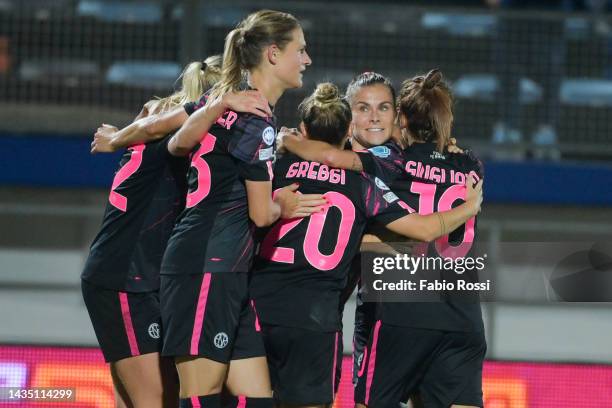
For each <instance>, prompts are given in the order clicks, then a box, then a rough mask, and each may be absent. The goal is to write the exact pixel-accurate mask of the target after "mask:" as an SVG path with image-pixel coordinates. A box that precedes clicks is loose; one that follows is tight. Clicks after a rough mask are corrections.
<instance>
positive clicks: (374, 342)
mask: <svg viewBox="0 0 612 408" xmlns="http://www.w3.org/2000/svg"><path fill="white" fill-rule="evenodd" d="M379 330H380V320H377V321H376V325H375V326H374V338H373V340H372V351H370V361H368V378H367V380H366V395H365V404H366V405H368V402H370V388H372V379H373V378H374V368H375V366H376V346H377V345H378V331H379Z"/></svg>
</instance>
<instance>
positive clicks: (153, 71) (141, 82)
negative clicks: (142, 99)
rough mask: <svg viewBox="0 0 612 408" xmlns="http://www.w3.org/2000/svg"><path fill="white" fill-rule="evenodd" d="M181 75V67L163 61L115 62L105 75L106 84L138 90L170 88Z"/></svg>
mask: <svg viewBox="0 0 612 408" xmlns="http://www.w3.org/2000/svg"><path fill="white" fill-rule="evenodd" d="M180 73H181V66H180V65H179V64H177V63H175V62H165V61H120V62H115V63H114V64H113V65H111V67H110V68H109V69H108V72H107V73H106V82H108V83H109V84H114V85H127V86H133V87H138V88H148V89H159V88H171V87H172V86H173V84H174V82H175V81H176V78H178V76H179V75H180Z"/></svg>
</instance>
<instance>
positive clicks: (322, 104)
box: [251, 84, 482, 406]
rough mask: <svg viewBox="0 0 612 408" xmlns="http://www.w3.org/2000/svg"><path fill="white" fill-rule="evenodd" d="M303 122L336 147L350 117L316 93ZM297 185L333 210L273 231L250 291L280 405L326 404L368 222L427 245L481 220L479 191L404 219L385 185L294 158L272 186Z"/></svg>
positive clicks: (334, 96)
mask: <svg viewBox="0 0 612 408" xmlns="http://www.w3.org/2000/svg"><path fill="white" fill-rule="evenodd" d="M300 117H301V119H302V124H301V127H302V132H303V133H304V135H305V137H307V138H309V139H311V140H313V139H314V140H321V141H324V142H326V143H328V144H331V145H332V146H336V148H339V147H340V146H343V145H344V142H345V140H346V135H347V131H348V129H349V124H350V123H351V109H350V107H349V105H348V103H347V102H346V101H345V100H344V99H342V98H340V97H339V95H338V89H337V88H336V87H335V86H334V85H332V84H321V85H319V86H318V87H317V90H316V91H315V93H314V94H313V95H311V96H310V97H308V98H307V99H306V100H305V101H304V102H302V104H301V105H300ZM296 181H299V182H300V186H301V187H300V190H301V191H304V192H310V193H322V194H323V195H324V197H325V198H326V199H327V201H328V203H329V204H328V205H327V206H326V207H325V208H324V211H323V212H320V213H314V214H312V215H311V216H310V217H309V218H303V219H296V220H283V221H281V222H278V223H277V224H276V225H275V226H274V227H273V228H272V229H271V230H270V231H269V233H268V234H267V235H266V237H265V239H264V241H263V243H262V247H261V251H260V254H259V256H258V258H257V261H256V264H255V270H254V273H253V278H252V281H251V293H252V296H253V299H254V304H255V307H256V308H257V311H258V313H259V314H258V316H259V319H260V323H261V324H262V328H263V333H264V339H265V345H266V352H267V355H268V362H269V365H270V372H271V378H272V383H273V388H274V397H275V399H276V400H278V401H279V402H280V405H281V406H324V405H327V404H331V403H332V402H333V398H334V394H335V389H334V376H335V372H336V364H338V363H339V362H338V361H337V360H336V355H337V354H336V348H337V345H338V341H339V337H340V334H341V333H340V332H339V329H340V311H339V310H340V308H339V300H340V292H341V291H342V290H343V289H344V287H345V285H346V280H347V273H348V269H349V268H350V265H351V260H352V258H353V257H354V256H355V254H356V252H357V251H358V247H359V243H360V242H361V237H362V235H363V231H364V228H365V226H366V223H367V221H368V220H370V219H376V220H378V221H380V222H381V223H383V224H385V225H386V227H387V228H388V229H390V230H392V231H394V232H396V233H399V234H402V235H405V236H411V237H413V238H416V239H419V240H423V241H431V240H433V239H435V238H437V237H439V236H441V235H444V234H446V233H447V232H448V231H451V230H454V229H455V228H457V227H459V226H460V225H461V224H463V223H464V222H465V221H466V220H467V219H469V218H471V217H472V216H474V215H475V214H476V213H477V212H478V210H479V207H480V201H481V199H482V191H481V185H482V184H481V183H479V184H478V185H477V186H476V188H473V187H472V186H471V185H470V186H469V187H468V189H469V193H468V198H467V202H466V203H464V204H462V205H461V206H459V207H457V208H455V209H453V210H450V211H447V212H444V213H436V214H431V215H426V216H420V215H418V214H407V210H406V209H405V207H406V205H405V203H403V202H401V201H400V200H399V199H398V198H397V196H396V195H395V194H394V193H393V192H392V191H390V190H389V188H388V187H387V186H386V185H385V183H384V182H382V181H381V180H380V179H377V178H374V177H370V176H367V175H365V174H364V173H361V174H360V173H356V172H350V171H345V170H342V169H336V168H331V167H329V166H327V165H325V164H321V163H318V162H313V161H307V160H303V159H300V158H299V157H297V156H294V155H292V154H289V155H287V156H285V157H283V158H282V159H280V160H279V161H277V163H276V168H275V186H277V187H283V186H285V185H288V184H291V183H294V182H296ZM441 225H446V228H447V229H448V230H446V228H444V229H442V228H441ZM330 237H333V238H330ZM336 237H337V238H336ZM398 401H399V400H398Z"/></svg>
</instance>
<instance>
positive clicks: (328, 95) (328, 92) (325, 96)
mask: <svg viewBox="0 0 612 408" xmlns="http://www.w3.org/2000/svg"><path fill="white" fill-rule="evenodd" d="M313 96H314V104H315V106H319V107H322V106H325V105H329V104H332V103H335V102H337V101H338V100H339V99H340V91H339V90H338V87H337V86H336V85H334V84H332V83H331V82H324V83H322V84H319V85H317V89H315V91H314V95H313Z"/></svg>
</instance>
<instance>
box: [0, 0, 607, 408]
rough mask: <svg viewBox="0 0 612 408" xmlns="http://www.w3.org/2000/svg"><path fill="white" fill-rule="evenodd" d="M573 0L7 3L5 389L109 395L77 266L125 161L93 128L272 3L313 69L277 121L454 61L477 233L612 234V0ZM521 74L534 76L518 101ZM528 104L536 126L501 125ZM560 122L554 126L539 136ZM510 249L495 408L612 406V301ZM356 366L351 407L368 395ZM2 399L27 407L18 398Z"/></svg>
mask: <svg viewBox="0 0 612 408" xmlns="http://www.w3.org/2000/svg"><path fill="white" fill-rule="evenodd" d="M531 3H538V2H537V1H534V2H531ZM565 3H566V5H568V6H569V5H570V3H571V6H572V7H571V10H570V9H569V8H566V9H555V10H550V9H546V10H514V9H512V10H510V9H504V8H501V9H491V8H488V7H487V6H486V4H485V2H484V1H478V0H471V1H386V2H377V3H376V4H373V3H371V2H367V1H355V0H353V1H327V2H319V1H267V2H261V1H232V2H231V4H230V2H223V1H214V0H213V1H206V2H199V1H197V0H183V1H155V0H142V1H133V2H132V1H121V2H119V1H104V0H20V1H19V0H0V153H1V154H2V155H1V159H0V387H7V386H19V387H34V386H55V387H58V386H71V387H76V389H77V399H78V402H77V403H74V402H73V403H67V404H66V405H65V406H67V407H68V406H70V407H74V406H99V407H103V406H104V407H106V406H111V403H110V402H108V401H109V396H110V395H111V388H110V380H109V378H108V376H107V373H106V370H105V367H104V365H103V363H102V359H101V355H100V353H99V352H98V351H97V350H96V349H94V348H92V347H94V346H95V345H96V342H95V338H94V335H93V331H92V329H91V325H90V322H89V319H88V317H87V314H86V311H85V308H84V305H83V302H82V300H81V295H80V289H79V273H80V269H81V268H82V265H83V262H84V259H85V257H86V255H87V249H88V245H89V244H90V242H91V239H92V238H93V236H94V234H95V232H96V231H97V229H98V227H99V223H100V219H101V216H102V212H103V206H104V203H105V200H106V198H107V195H108V192H107V188H108V186H109V185H110V181H111V179H112V175H113V172H114V169H115V166H116V162H117V157H118V156H117V155H107V156H100V155H97V156H90V155H89V149H88V146H89V142H90V138H91V136H92V134H93V132H94V129H95V128H96V127H97V126H98V125H99V124H100V123H101V122H106V123H112V124H115V125H117V126H123V125H126V124H127V123H129V122H130V121H131V119H132V118H133V117H134V116H135V115H136V114H137V112H138V111H139V108H140V106H141V105H142V103H143V102H145V101H146V100H148V99H149V98H150V97H151V96H152V95H165V94H167V93H168V92H170V90H171V89H172V88H173V86H174V85H175V79H176V77H177V76H178V74H179V73H180V70H181V67H182V66H183V65H184V64H185V63H187V62H188V61H191V60H195V59H202V58H203V57H205V56H207V55H210V54H213V53H218V52H220V51H221V50H222V44H223V38H224V36H225V34H226V33H227V31H228V30H229V29H230V28H231V27H232V26H233V25H234V24H235V23H236V22H237V21H239V20H240V19H241V18H242V17H244V16H246V15H247V14H248V13H249V12H251V11H253V10H256V9H259V8H262V7H266V8H275V9H281V10H286V11H289V12H292V13H294V14H295V15H296V16H297V17H298V18H300V20H301V21H302V24H303V27H304V30H305V33H306V40H307V42H308V51H309V54H310V55H311V57H312V58H313V61H314V63H313V65H312V67H310V68H309V69H308V70H307V71H306V73H305V76H304V79H305V85H304V87H303V89H301V90H295V91H290V92H288V93H287V94H286V95H285V96H284V97H283V98H282V99H281V101H280V102H279V104H278V106H277V109H276V113H277V115H278V117H279V124H282V125H285V124H287V125H294V124H295V118H296V116H295V107H296V106H297V103H298V102H299V101H300V100H301V99H302V98H303V97H304V96H305V95H306V94H308V93H310V92H311V91H312V89H313V87H314V85H315V84H316V83H317V82H321V81H324V80H331V81H333V82H335V83H337V84H339V85H341V86H344V85H346V84H347V83H348V82H349V81H350V79H351V78H352V77H353V76H354V75H355V74H357V73H360V72H363V71H379V72H381V73H383V74H386V75H388V76H389V77H391V78H392V79H393V80H394V82H395V85H396V86H398V85H399V84H400V82H401V80H402V79H403V78H406V77H409V76H412V75H413V74H415V73H422V72H425V71H427V70H428V69H430V68H433V67H438V68H440V69H441V70H442V71H443V72H444V73H445V74H446V75H447V77H448V78H449V79H450V80H451V82H452V85H453V89H454V91H455V94H456V97H457V104H456V117H455V123H456V125H455V128H454V136H455V137H456V138H457V139H458V140H459V144H460V145H461V146H464V147H471V148H473V149H474V150H476V152H477V153H478V154H479V155H480V156H481V157H482V158H483V159H484V160H485V165H486V187H485V200H486V202H485V205H484V209H483V212H482V215H481V218H480V220H481V221H480V224H479V228H480V231H481V240H482V242H486V243H487V245H489V247H490V251H491V253H493V254H495V253H500V251H503V247H504V245H505V244H506V243H508V242H557V241H571V242H577V243H580V244H584V245H587V246H588V245H590V244H591V243H595V242H607V241H610V239H609V238H610V234H611V231H612V221H611V220H612V217H611V215H612V211H611V210H610V204H611V203H612V181H611V180H612V166H611V165H610V158H612V144H611V143H610V142H612V133H611V131H612V122H611V121H610V116H611V113H612V15H611V14H609V11H610V9H611V8H612V5H610V4H608V3H609V2H606V1H605V0H584V1H582V2H569V1H566V2H565ZM508 77H512V78H514V79H515V80H516V81H518V82H517V83H518V84H520V85H519V87H518V88H517V89H518V92H516V95H515V97H516V101H512V100H510V101H509V100H508V99H507V98H509V97H510V96H509V94H510V93H512V92H507V91H506V90H505V89H507V88H505V85H504V84H503V81H504V79H503V78H508ZM551 89H552V91H551ZM513 103H514V108H516V107H517V106H518V107H519V108H520V111H519V114H518V115H517V116H516V117H515V119H517V117H518V119H519V120H517V121H516V122H518V123H519V124H518V125H517V126H516V128H515V129H514V131H513V132H510V131H508V130H506V131H500V126H499V125H500V123H502V122H503V120H504V118H503V117H502V116H503V114H500V112H502V111H503V107H504V106H506V107H507V106H512V104H513ZM551 106H552V107H554V109H552V112H553V113H552V116H553V117H554V120H552V121H551V120H550V116H551V114H550V112H551V110H550V109H551V108H550V107H551ZM546 124H548V125H550V126H549V130H551V129H552V133H551V132H550V131H549V132H548V133H544V134H540V135H539V136H538V130H539V129H540V128H541V125H546ZM497 259H498V261H497V262H496V264H495V265H494V267H495V268H496V271H497V273H498V276H499V277H500V279H503V292H504V293H502V296H501V297H500V300H498V301H497V302H495V303H487V304H485V305H484V306H483V308H484V312H485V326H486V334H487V340H488V345H489V347H488V355H487V357H488V361H487V363H486V367H485V373H484V379H485V381H484V391H485V401H486V406H487V407H495V408H501V407H506V408H514V407H517V408H518V407H521V408H522V407H612V348H611V347H610V344H612V317H611V316H612V314H611V312H612V310H611V309H612V306H611V304H609V303H608V304H606V303H594V302H593V303H559V302H551V300H552V301H554V300H559V298H558V297H557V298H555V297H554V296H552V297H551V296H548V295H547V296H546V297H542V296H541V292H538V291H537V290H534V291H533V293H531V292H530V289H533V286H532V285H533V282H534V281H537V280H538V279H540V281H541V280H542V279H541V276H544V275H542V274H543V273H545V271H542V270H541V268H540V269H538V267H536V266H533V265H530V264H529V263H526V262H525V261H521V260H516V259H506V258H504V257H498V258H497ZM534 277H536V278H535V280H534ZM540 283H541V284H542V285H544V286H546V282H544V283H542V282H540ZM517 293H520V294H521V295H520V296H518V295H517ZM547 293H548V292H547ZM353 308H354V304H353V303H352V302H350V303H349V305H348V306H347V311H346V314H345V325H346V326H345V327H347V328H350V327H351V326H352V320H351V315H352V310H353ZM349 332H350V330H345V350H346V351H347V352H350V350H351V342H350V333H349ZM345 364H348V362H345ZM347 370H348V365H347ZM345 373H346V375H344V380H345V382H344V384H343V386H342V389H341V391H340V394H339V397H338V401H337V402H336V404H337V406H351V402H350V394H351V389H352V388H351V386H350V384H349V383H348V382H347V381H348V379H349V374H348V371H345ZM0 406H28V405H27V404H23V403H21V404H15V403H10V402H8V401H6V400H2V399H1V397H0ZM31 406H44V405H42V404H31ZM53 406H61V405H57V404H56V405H53Z"/></svg>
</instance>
